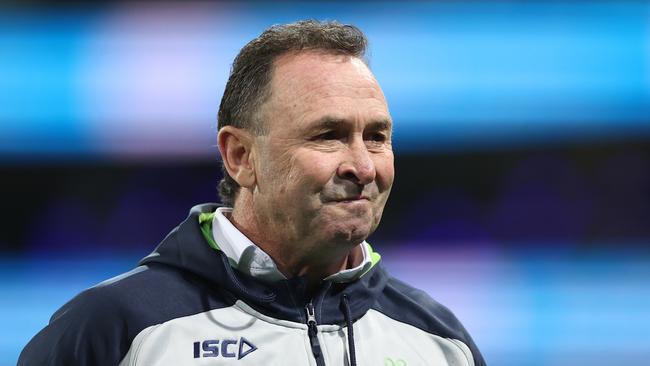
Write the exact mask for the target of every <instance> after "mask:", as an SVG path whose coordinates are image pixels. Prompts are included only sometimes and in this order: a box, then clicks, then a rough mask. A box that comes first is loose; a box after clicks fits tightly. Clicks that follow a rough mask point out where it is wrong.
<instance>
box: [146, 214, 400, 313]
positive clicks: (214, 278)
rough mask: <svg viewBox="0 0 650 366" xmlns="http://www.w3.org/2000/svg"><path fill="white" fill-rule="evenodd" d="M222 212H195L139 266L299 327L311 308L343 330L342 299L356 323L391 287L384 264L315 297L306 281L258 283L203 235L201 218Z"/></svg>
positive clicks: (325, 288)
mask: <svg viewBox="0 0 650 366" xmlns="http://www.w3.org/2000/svg"><path fill="white" fill-rule="evenodd" d="M219 206H220V205H218V204H214V203H208V204H202V205H197V206H194V207H193V208H192V209H191V210H190V214H189V216H188V217H187V219H185V221H183V222H182V223H181V224H180V225H178V226H177V227H176V228H174V230H172V231H171V232H170V233H169V234H168V235H167V237H165V239H163V241H162V242H161V243H160V244H159V245H158V247H157V248H156V249H155V250H154V251H153V253H151V254H150V255H148V256H146V257H145V258H144V259H142V261H140V265H147V266H150V265H165V266H169V267H173V268H175V269H177V270H181V271H187V272H191V273H193V274H195V275H198V276H200V277H202V278H203V279H205V281H206V282H208V283H211V284H213V286H214V288H215V290H217V291H224V290H225V291H226V292H228V293H230V294H232V295H234V297H235V298H237V299H242V300H244V301H245V302H246V303H247V304H248V305H249V306H251V307H253V308H254V309H255V310H257V311H259V312H261V313H263V314H265V315H268V316H272V317H274V318H277V319H284V320H289V321H294V322H301V323H304V322H306V321H307V317H306V313H305V306H306V305H307V304H308V303H309V302H311V303H312V304H313V305H314V307H315V308H316V318H317V321H318V323H319V324H343V323H344V322H345V318H344V316H343V314H342V311H341V308H340V306H341V303H342V298H343V296H344V295H345V296H346V297H347V300H348V302H349V308H350V311H351V315H352V319H353V320H356V319H359V318H360V317H362V316H363V315H364V314H365V313H366V311H367V310H368V309H369V308H370V307H371V306H372V305H373V304H374V303H375V301H376V299H377V297H378V296H379V295H380V294H381V293H382V291H383V290H384V287H385V286H386V283H387V282H388V277H389V276H388V274H387V273H386V271H385V270H384V269H383V267H382V266H381V263H378V264H377V265H375V266H373V267H372V268H371V269H370V270H369V271H368V272H367V273H365V274H364V275H363V276H362V277H361V278H359V279H357V280H355V281H353V282H349V283H332V282H331V281H323V282H322V284H321V286H320V289H319V290H318V291H317V292H316V294H315V295H313V297H312V296H310V295H309V294H308V293H307V281H306V278H304V277H295V278H291V279H287V280H280V281H276V282H271V283H268V282H262V281H260V280H257V279H255V278H254V277H251V276H249V275H247V274H244V273H242V272H240V271H238V270H237V269H235V268H232V267H231V266H230V265H229V262H228V258H227V257H226V255H225V254H224V253H222V252H220V251H218V250H215V249H213V248H212V247H210V245H209V244H208V242H207V241H206V239H205V237H204V235H203V233H202V232H201V227H200V225H199V215H200V214H201V213H207V212H213V211H214V210H216V209H217V207H219Z"/></svg>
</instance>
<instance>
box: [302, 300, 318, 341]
mask: <svg viewBox="0 0 650 366" xmlns="http://www.w3.org/2000/svg"><path fill="white" fill-rule="evenodd" d="M305 310H307V325H308V326H309V333H313V334H311V335H315V334H316V333H318V327H316V325H317V323H316V312H315V311H314V305H313V304H312V303H311V302H310V303H309V304H307V305H306V306H305Z"/></svg>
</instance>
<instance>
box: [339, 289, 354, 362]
mask: <svg viewBox="0 0 650 366" xmlns="http://www.w3.org/2000/svg"><path fill="white" fill-rule="evenodd" d="M341 304H342V305H343V315H344V316H345V323H346V324H347V327H348V348H349V352H350V366H357V356H356V354H355V351H354V333H353V330H352V328H353V325H352V313H351V312H350V303H349V302H348V294H343V298H341Z"/></svg>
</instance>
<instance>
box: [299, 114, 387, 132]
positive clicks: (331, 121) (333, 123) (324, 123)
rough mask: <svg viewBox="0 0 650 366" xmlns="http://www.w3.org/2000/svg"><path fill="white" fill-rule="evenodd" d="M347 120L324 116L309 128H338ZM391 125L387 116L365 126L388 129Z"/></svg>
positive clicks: (374, 128)
mask: <svg viewBox="0 0 650 366" xmlns="http://www.w3.org/2000/svg"><path fill="white" fill-rule="evenodd" d="M347 122H348V121H347V120H346V119H344V118H337V117H332V116H325V117H322V118H319V119H318V120H316V121H315V122H313V123H312V124H311V128H310V129H313V130H316V129H336V128H339V126H340V125H341V124H344V123H347ZM392 126H393V121H392V120H391V119H390V118H387V119H379V120H375V121H372V122H370V123H368V124H367V125H366V128H367V129H372V130H390V129H391V128H392Z"/></svg>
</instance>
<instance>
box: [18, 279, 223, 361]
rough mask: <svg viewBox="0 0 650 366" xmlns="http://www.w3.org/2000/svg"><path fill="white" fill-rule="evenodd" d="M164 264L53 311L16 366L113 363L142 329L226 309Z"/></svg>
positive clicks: (100, 286)
mask: <svg viewBox="0 0 650 366" xmlns="http://www.w3.org/2000/svg"><path fill="white" fill-rule="evenodd" d="M165 267H167V266H140V267H137V268H135V269H134V270H132V271H130V272H127V273H124V274H122V275H120V276H117V277H115V278H112V279H110V280H107V281H105V282H102V283H100V284H98V285H97V286H94V287H92V288H89V289H87V290H85V291H83V292H81V293H80V294H79V295H77V296H75V297H74V298H73V299H72V300H70V301H69V302H68V303H66V304H65V305H63V306H62V307H61V308H60V309H59V310H57V311H56V312H55V313H54V315H53V316H52V318H51V319H50V322H49V324H48V325H47V326H46V327H45V328H44V329H43V330H42V331H41V332H39V333H38V334H37V335H36V336H35V337H34V338H33V339H32V340H31V341H30V342H29V343H28V344H27V346H26V347H25V349H24V350H23V352H22V353H21V356H20V359H19V362H18V364H19V365H36V364H38V365H40V364H52V365H65V364H75V365H116V364H118V363H119V362H120V360H121V359H122V358H123V357H124V355H125V354H126V353H127V351H128V349H129V347H130V345H131V342H132V341H133V339H134V338H135V337H136V336H137V334H138V333H139V332H141V331H142V330H143V329H145V328H147V327H149V326H151V325H155V324H160V323H163V322H165V321H168V320H171V319H174V318H177V317H182V316H186V315H191V314H194V313H198V312H201V311H203V309H205V308H209V307H212V308H219V307H224V306H228V301H226V300H222V299H221V298H220V297H218V296H217V297H214V296H212V297H211V298H210V299H208V300H206V296H205V291H206V289H205V287H206V285H205V284H204V283H203V282H204V281H200V280H199V279H197V278H196V277H195V276H193V275H190V274H187V273H184V272H182V271H177V270H170V269H169V267H167V268H165Z"/></svg>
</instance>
